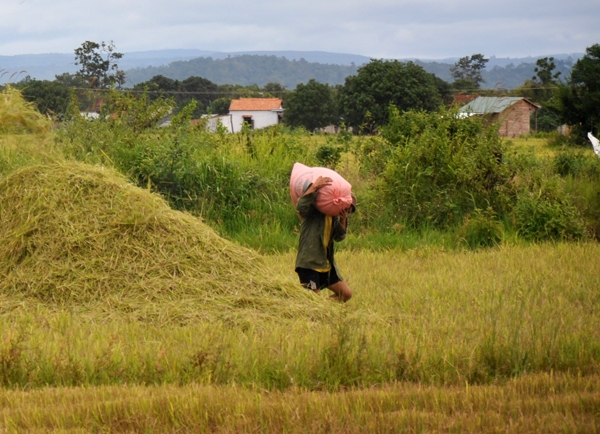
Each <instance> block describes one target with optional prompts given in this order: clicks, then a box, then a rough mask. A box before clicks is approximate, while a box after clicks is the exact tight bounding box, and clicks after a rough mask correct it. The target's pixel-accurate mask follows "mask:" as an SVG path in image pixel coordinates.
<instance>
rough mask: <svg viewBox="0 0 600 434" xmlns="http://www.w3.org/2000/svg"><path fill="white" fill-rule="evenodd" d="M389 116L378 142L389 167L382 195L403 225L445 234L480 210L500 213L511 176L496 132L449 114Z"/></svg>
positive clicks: (382, 161)
mask: <svg viewBox="0 0 600 434" xmlns="http://www.w3.org/2000/svg"><path fill="white" fill-rule="evenodd" d="M390 113H391V114H390V123H389V124H388V126H387V127H385V128H384V129H383V131H382V134H381V137H379V138H378V140H382V141H384V144H383V145H380V146H379V149H380V150H382V151H383V152H381V154H382V156H384V158H380V164H382V165H383V164H384V165H385V169H384V170H383V172H382V175H381V179H380V180H379V183H378V189H379V191H380V193H381V196H382V200H383V201H385V203H386V205H387V206H388V207H391V208H392V209H393V212H394V213H395V215H396V216H397V217H398V218H399V219H402V220H403V221H406V222H407V223H408V224H409V225H411V226H414V227H422V226H433V227H438V228H446V227H449V226H452V225H455V224H457V223H460V222H462V220H463V218H464V217H465V216H467V215H469V214H470V213H471V212H473V211H474V210H475V209H477V208H484V207H487V206H490V207H492V209H494V210H496V211H497V212H499V211H500V210H501V209H502V204H503V202H504V201H505V199H504V198H503V197H502V196H503V195H505V194H507V193H508V192H509V186H508V181H509V176H508V175H509V172H508V170H507V168H506V165H505V164H504V163H503V158H502V154H503V146H502V141H501V138H500V136H499V135H498V133H497V131H496V130H495V129H493V128H490V129H487V130H484V129H483V127H482V124H481V120H480V119H478V118H476V117H470V118H460V117H458V116H457V115H456V113H453V112H448V111H442V112H438V113H424V112H405V113H402V114H400V113H399V112H398V110H396V109H394V108H392V109H391V110H390ZM386 154H387V155H386ZM369 158H370V157H369V156H368V157H367V160H368V159H369Z"/></svg>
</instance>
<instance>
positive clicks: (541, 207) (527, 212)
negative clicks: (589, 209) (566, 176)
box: [514, 194, 585, 241]
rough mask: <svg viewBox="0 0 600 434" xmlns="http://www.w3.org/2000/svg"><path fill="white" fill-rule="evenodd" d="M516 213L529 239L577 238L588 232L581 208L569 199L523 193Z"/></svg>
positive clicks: (521, 229) (518, 225) (524, 234)
mask: <svg viewBox="0 0 600 434" xmlns="http://www.w3.org/2000/svg"><path fill="white" fill-rule="evenodd" d="M514 217H515V221H516V229H517V231H518V233H519V235H520V236H521V237H523V238H525V239H527V240H533V241H541V240H577V239H581V238H583V237H584V236H585V224H584V221H583V219H582V217H581V214H580V212H579V210H578V209H577V208H575V207H574V206H573V205H572V204H571V203H570V202H569V201H568V200H565V199H563V200H561V199H558V198H552V197H543V196H537V197H536V196H534V195H532V194H520V195H519V197H518V200H517V205H516V206H515V209H514Z"/></svg>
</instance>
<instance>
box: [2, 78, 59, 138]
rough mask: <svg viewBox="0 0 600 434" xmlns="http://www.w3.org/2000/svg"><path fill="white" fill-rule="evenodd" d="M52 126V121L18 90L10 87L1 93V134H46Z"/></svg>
mask: <svg viewBox="0 0 600 434" xmlns="http://www.w3.org/2000/svg"><path fill="white" fill-rule="evenodd" d="M51 126H52V122H51V121H50V119H48V118H47V117H46V116H44V115H43V114H41V113H40V112H39V111H38V110H37V108H36V107H35V105H34V104H32V103H30V102H27V101H26V100H25V98H23V95H21V92H19V91H18V90H17V89H14V88H13V87H11V86H10V85H9V86H6V88H5V89H4V90H3V91H2V92H0V134H22V133H45V132H48V131H50V128H51Z"/></svg>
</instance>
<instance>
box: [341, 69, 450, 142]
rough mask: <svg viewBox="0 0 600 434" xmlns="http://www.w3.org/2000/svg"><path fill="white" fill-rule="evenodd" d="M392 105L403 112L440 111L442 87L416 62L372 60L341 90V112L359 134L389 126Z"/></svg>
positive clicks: (349, 78)
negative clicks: (440, 89)
mask: <svg viewBox="0 0 600 434" xmlns="http://www.w3.org/2000/svg"><path fill="white" fill-rule="evenodd" d="M390 104H392V105H394V106H396V107H397V108H398V109H399V110H400V111H406V110H428V111H433V110H436V109H437V108H439V106H440V105H441V104H442V98H441V95H440V91H439V83H438V81H437V80H436V78H435V76H434V75H433V74H430V73H428V72H426V71H425V70H424V69H423V68H422V67H421V66H419V65H417V64H415V63H413V62H406V63H403V62H399V61H397V60H376V59H372V60H371V61H370V62H369V63H367V64H366V65H364V66H362V67H361V68H359V69H358V73H357V74H356V75H353V76H350V77H347V78H346V81H345V83H344V86H343V87H342V88H341V90H340V112H341V114H342V117H343V120H344V122H345V123H346V125H347V126H351V127H353V128H355V131H359V132H366V131H372V130H373V129H374V128H377V127H378V126H381V125H385V124H386V123H387V121H388V116H389V107H390Z"/></svg>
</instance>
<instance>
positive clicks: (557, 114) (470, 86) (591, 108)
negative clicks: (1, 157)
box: [14, 41, 600, 138]
mask: <svg viewBox="0 0 600 434" xmlns="http://www.w3.org/2000/svg"><path fill="white" fill-rule="evenodd" d="M74 54H75V63H76V64H77V65H79V66H80V70H79V71H78V72H76V73H75V74H69V73H64V74H61V75H57V76H56V78H55V80H53V81H48V80H35V79H32V78H30V77H26V78H25V79H23V80H21V81H20V82H17V83H15V84H14V86H15V87H17V88H19V89H20V90H21V91H22V93H23V95H24V97H25V98H26V99H27V100H29V101H31V102H33V103H35V104H36V105H37V106H38V108H39V110H40V111H41V112H43V113H47V114H50V115H53V116H55V117H57V118H59V119H60V118H61V117H63V116H64V114H65V113H67V112H68V106H69V104H70V103H71V101H73V93H76V94H77V97H78V102H79V105H80V107H79V108H80V109H81V110H88V109H90V107H92V106H93V104H94V103H97V101H98V100H99V99H100V100H101V99H102V92H103V91H105V90H107V89H114V88H116V89H120V90H123V91H127V92H140V93H143V92H145V93H147V95H149V98H150V99H156V98H168V99H171V100H172V101H173V103H174V106H175V107H176V110H181V109H182V108H183V107H185V106H186V105H187V104H189V103H190V102H191V101H194V103H195V112H194V114H193V115H194V117H199V116H200V115H201V114H203V113H212V114H225V113H227V112H228V110H229V104H230V102H231V100H232V99H233V98H239V97H280V98H282V99H283V101H284V107H285V116H284V122H285V123H286V124H287V125H289V126H290V127H295V128H297V127H303V128H306V129H307V130H309V131H313V130H315V129H317V128H322V127H325V126H327V125H331V124H333V125H337V126H341V127H351V128H352V129H353V131H355V132H358V133H372V132H374V131H376V130H378V128H380V127H381V126H383V125H385V124H386V123H387V122H388V118H389V113H390V107H392V106H393V107H395V108H397V109H398V110H400V111H407V110H424V111H435V110H436V109H438V108H439V107H440V106H441V105H449V104H451V103H452V101H453V95H455V94H457V93H464V94H478V95H494V96H523V97H526V98H528V99H530V100H532V101H533V102H536V103H538V104H540V105H541V106H542V110H541V111H540V113H539V116H538V130H547V131H550V130H553V129H555V128H556V127H557V126H558V125H561V124H568V125H571V126H573V128H574V133H575V134H574V136H575V137H579V138H582V137H583V135H584V133H585V132H587V131H593V132H595V133H597V132H598V127H599V125H600V119H598V117H599V116H600V115H598V114H597V113H598V110H597V109H596V108H597V107H598V106H597V105H596V103H597V102H599V101H597V100H599V99H600V85H598V84H597V77H598V76H600V45H599V44H594V45H592V46H591V47H588V48H587V49H586V54H585V55H584V56H583V57H582V58H581V59H579V60H577V62H576V63H575V64H574V65H573V67H572V70H571V74H570V76H568V77H567V76H562V75H563V74H562V71H564V64H561V61H558V60H555V59H554V58H552V57H545V58H541V59H538V60H537V62H536V66H535V69H534V74H533V76H532V77H531V78H528V79H526V80H525V81H524V82H523V84H522V85H521V86H519V87H517V88H515V89H512V90H510V91H509V90H506V89H502V88H497V89H493V90H490V89H483V88H482V85H483V83H484V82H485V80H484V76H483V71H484V70H485V67H486V63H487V62H488V61H489V59H487V58H485V57H484V55H482V54H479V53H476V54H473V55H471V56H465V57H462V58H460V59H459V60H458V61H457V62H456V63H455V64H454V65H453V66H452V67H451V68H450V73H451V76H452V81H445V80H443V79H441V78H439V77H438V76H437V75H435V74H433V73H431V72H427V71H426V70H425V68H424V67H423V66H422V65H421V64H419V63H418V62H412V61H408V62H401V61H398V60H378V59H372V60H371V61H370V62H369V63H367V64H364V65H363V66H361V67H359V68H356V72H355V73H354V74H351V75H348V76H346V77H345V79H344V83H343V84H338V85H329V84H327V83H325V82H323V81H325V80H323V81H320V80H319V79H318V78H311V79H309V80H308V81H307V82H305V83H299V84H298V85H296V87H295V89H287V88H286V86H285V85H284V84H281V82H280V81H272V82H268V83H266V84H265V85H263V86H259V85H257V84H247V83H246V84H243V83H241V84H240V83H238V84H217V83H214V82H213V81H211V80H209V79H207V78H204V77H199V76H194V75H190V76H187V77H185V78H183V77H182V78H180V79H173V78H168V77H166V76H164V75H161V74H158V75H155V76H153V77H152V78H150V79H149V80H146V81H143V82H141V83H138V84H136V85H134V86H133V87H132V88H128V89H125V88H124V85H125V83H126V78H127V77H126V74H125V72H124V71H123V70H121V69H119V67H118V61H119V59H121V58H122V56H123V54H122V53H119V52H117V51H116V49H115V45H114V43H113V42H112V41H111V42H109V43H106V42H104V41H103V42H102V43H100V44H98V43H95V42H91V41H86V42H84V43H83V44H82V45H81V46H80V47H78V48H77V49H76V50H75V51H74ZM240 57H243V56H240ZM255 57H273V59H268V60H269V62H271V63H272V62H277V61H278V60H277V58H275V56H255ZM198 61H199V62H200V61H203V60H200V59H198ZM257 62H258V61H257ZM269 62H267V67H268V66H269V65H268V64H269ZM298 64H299V65H300V64H302V62H301V61H300V62H299V63H298ZM271 66H272V65H271ZM559 66H562V68H560V67H559ZM271 69H273V68H271ZM290 74H291V72H290ZM281 81H284V80H283V79H282V80H281Z"/></svg>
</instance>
